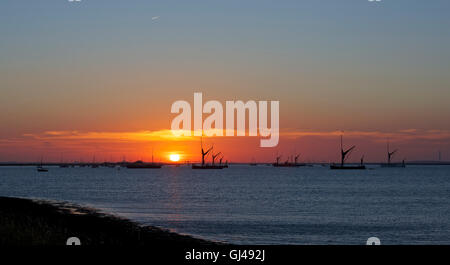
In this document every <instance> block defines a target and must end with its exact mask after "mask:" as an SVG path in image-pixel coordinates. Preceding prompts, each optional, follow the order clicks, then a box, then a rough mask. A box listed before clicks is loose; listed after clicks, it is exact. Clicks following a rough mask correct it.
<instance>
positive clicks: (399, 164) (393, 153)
mask: <svg viewBox="0 0 450 265" xmlns="http://www.w3.org/2000/svg"><path fill="white" fill-rule="evenodd" d="M397 152H398V149H395V150H394V151H392V152H391V151H390V149H389V140H388V141H387V163H383V164H381V167H406V165H405V160H403V161H402V163H392V158H393V157H394V155H395V154H396V153H397Z"/></svg>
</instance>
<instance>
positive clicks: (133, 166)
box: [126, 149, 162, 169]
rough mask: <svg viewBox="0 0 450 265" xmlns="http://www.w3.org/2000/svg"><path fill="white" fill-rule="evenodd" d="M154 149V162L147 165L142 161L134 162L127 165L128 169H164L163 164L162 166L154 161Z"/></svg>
mask: <svg viewBox="0 0 450 265" xmlns="http://www.w3.org/2000/svg"><path fill="white" fill-rule="evenodd" d="M153 158H154V157H153V149H152V162H151V163H146V162H143V161H141V160H138V161H136V162H134V163H130V164H127V165H126V167H127V168H130V169H139V168H161V167H162V164H160V163H155V162H154V160H153Z"/></svg>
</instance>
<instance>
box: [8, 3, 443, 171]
mask: <svg viewBox="0 0 450 265" xmlns="http://www.w3.org/2000/svg"><path fill="white" fill-rule="evenodd" d="M449 11H450V2H449V1H447V0H433V1H424V0H420V1H416V0H382V2H378V3H373V2H369V1H367V0H342V1H336V0H323V1H316V0H307V1H298V0H296V1H265V0H260V1H237V0H236V1H206V0H205V1H187V0H186V1H142V0H136V1H125V0H108V1H106V0H103V1H102V0H82V1H81V2H79V3H71V2H68V1H64V0H61V1H56V0H42V1H25V0H2V1H1V2H0V89H1V90H0V91H1V97H0V161H3V162H5V161H37V160H39V159H40V158H41V157H44V160H46V161H60V160H61V158H62V159H63V160H65V161H73V160H80V159H81V160H83V161H91V160H92V159H93V156H95V157H96V161H106V160H112V161H119V160H122V159H123V157H125V158H126V159H127V160H137V159H143V160H150V159H151V154H152V149H153V150H154V153H155V157H157V159H158V160H162V161H167V160H168V158H169V155H170V154H175V153H176V154H180V155H181V157H180V158H181V160H199V154H198V151H199V150H198V149H199V146H200V139H199V138H198V137H195V138H194V137H192V138H176V137H173V136H172V134H171V131H170V124H171V120H172V119H173V118H174V117H175V115H174V114H171V113H170V107H171V105H172V103H173V102H175V101H176V100H186V101H189V102H191V103H193V94H194V92H202V93H203V97H204V101H206V100H218V101H220V102H222V103H225V101H226V100H243V101H247V100H269V101H270V100H278V101H280V130H281V131H280V133H281V138H280V143H279V145H278V147H276V148H259V141H260V137H219V138H207V139H204V143H205V144H206V145H211V144H214V146H215V149H216V150H217V151H222V152H223V153H224V154H225V159H228V160H230V161H234V162H245V161H250V160H252V159H253V158H254V159H255V160H256V161H272V160H273V159H274V157H275V155H276V153H277V152H278V153H279V154H283V155H284V158H282V159H286V157H287V155H290V154H294V153H301V154H302V156H301V159H302V160H303V161H327V162H328V161H335V160H337V159H338V156H339V149H338V148H339V135H340V131H342V130H343V131H345V138H344V139H345V143H346V145H353V144H355V145H357V150H356V151H355V152H354V154H353V155H352V158H351V160H354V161H358V160H359V157H360V156H361V155H362V154H365V157H366V160H367V161H384V160H385V149H386V139H388V138H389V139H390V142H391V146H392V147H393V148H399V149H400V151H399V154H398V156H397V157H396V159H399V160H401V159H406V160H425V159H426V160H431V159H435V160H437V159H438V152H439V151H441V153H442V158H443V159H445V160H450V122H449V121H450V48H449V47H450V16H449V15H448V12H449Z"/></svg>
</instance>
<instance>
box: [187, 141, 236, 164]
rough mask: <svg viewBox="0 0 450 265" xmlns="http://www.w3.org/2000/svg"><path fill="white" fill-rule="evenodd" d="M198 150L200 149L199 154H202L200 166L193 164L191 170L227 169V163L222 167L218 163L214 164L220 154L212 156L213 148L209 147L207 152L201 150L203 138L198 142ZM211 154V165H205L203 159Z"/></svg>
mask: <svg viewBox="0 0 450 265" xmlns="http://www.w3.org/2000/svg"><path fill="white" fill-rule="evenodd" d="M200 148H201V152H202V164H201V165H196V164H193V165H192V169H223V168H227V167H228V162H227V163H226V165H222V163H220V164H219V165H216V164H215V159H216V157H217V156H218V155H220V154H221V152H219V153H217V154H215V155H214V154H213V153H212V150H213V148H214V146H211V147H210V148H209V149H208V150H206V151H205V150H204V149H203V138H201V140H200ZM209 153H211V154H212V155H211V157H212V164H206V163H205V158H206V157H207V156H208V154H209Z"/></svg>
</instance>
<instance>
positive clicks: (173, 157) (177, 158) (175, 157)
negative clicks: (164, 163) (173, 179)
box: [169, 154, 180, 162]
mask: <svg viewBox="0 0 450 265" xmlns="http://www.w3.org/2000/svg"><path fill="white" fill-rule="evenodd" d="M169 159H170V161H172V162H178V161H180V155H178V154H171V155H170V156H169Z"/></svg>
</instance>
